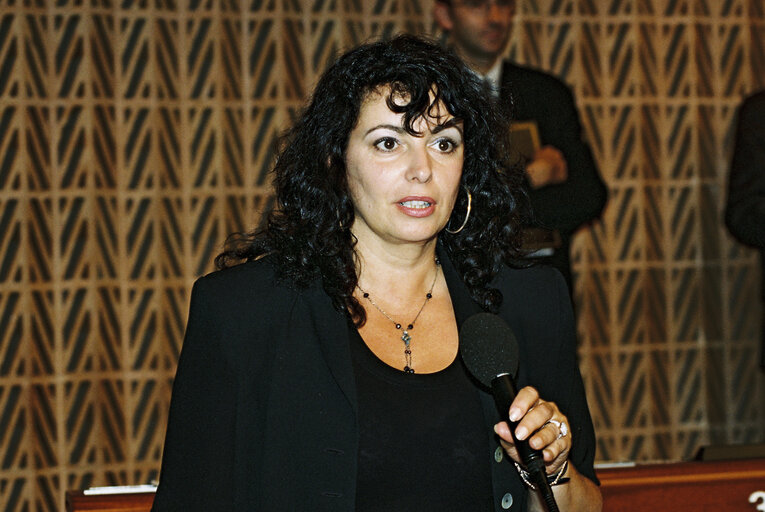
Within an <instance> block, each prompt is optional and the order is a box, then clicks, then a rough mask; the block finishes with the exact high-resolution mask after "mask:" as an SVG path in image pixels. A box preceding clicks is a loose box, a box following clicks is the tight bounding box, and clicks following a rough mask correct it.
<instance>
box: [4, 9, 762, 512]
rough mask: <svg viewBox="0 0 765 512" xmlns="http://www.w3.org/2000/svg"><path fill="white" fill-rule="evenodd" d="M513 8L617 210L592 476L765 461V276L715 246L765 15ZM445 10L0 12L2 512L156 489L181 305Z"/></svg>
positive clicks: (588, 292)
mask: <svg viewBox="0 0 765 512" xmlns="http://www.w3.org/2000/svg"><path fill="white" fill-rule="evenodd" d="M518 4H519V5H518V16H517V22H516V26H515V29H514V32H513V37H512V41H511V45H510V47H509V48H508V54H509V55H511V56H513V57H514V58H516V59H517V60H519V61H521V62H524V63H527V64H530V65H534V66H537V67H540V68H543V69H546V70H549V71H552V72H553V73H555V74H557V75H559V76H560V77H561V78H563V79H564V80H565V81H566V82H567V83H569V84H570V85H571V86H572V87H573V89H574V92H575V95H576V98H577V101H578V104H579V108H580V112H581V115H582V120H583V123H584V125H585V132H586V136H587V138H588V140H589V141H590V143H591V145H592V147H593V150H594V153H595V155H596V159H597V161H598V163H599V165H600V168H601V171H602V173H603V176H604V178H605V180H606V182H607V183H608V186H609V188H610V192H611V195H610V199H609V205H608V207H607V210H606V212H605V214H604V216H603V219H602V220H601V221H600V222H598V223H596V224H594V225H593V226H591V227H590V228H588V229H585V230H583V231H582V232H580V233H579V234H578V235H577V237H576V239H575V241H574V246H573V261H574V271H575V275H576V280H575V290H574V295H575V300H576V305H577V313H578V321H579V332H580V338H581V346H580V361H581V365H582V369H583V372H584V375H585V379H586V385H587V391H588V396H589V400H590V405H591V408H592V412H593V417H594V420H595V423H596V427H597V431H598V435H599V455H598V457H599V459H600V460H628V459H639V460H650V459H682V458H687V457H689V456H690V455H692V454H693V452H694V451H695V450H696V449H697V448H698V446H700V445H702V444H706V443H730V442H762V441H765V439H764V437H765V434H764V433H763V429H762V424H763V423H764V422H765V384H764V383H763V373H762V371H760V370H759V369H758V367H757V365H756V357H755V355H756V353H757V352H756V351H757V343H758V337H759V334H760V329H761V324H760V322H761V315H762V310H761V304H760V301H759V295H758V294H759V280H758V272H759V270H758V266H757V255H756V253H755V252H753V251H751V250H749V249H746V248H744V247H742V246H740V245H738V244H736V243H735V242H733V240H732V239H731V238H730V237H729V236H728V234H727V233H726V231H725V229H724V227H723V226H722V224H721V212H722V209H723V204H724V199H725V184H726V174H727V165H728V161H729V158H730V148H731V143H732V134H733V127H734V123H735V116H736V106H737V105H738V103H739V102H740V100H741V98H742V96H743V95H745V94H746V93H748V92H750V91H753V90H755V89H757V88H761V87H765V4H764V3H763V0H728V1H725V2H718V1H713V0H680V1H673V2H665V1H659V0H622V1H605V0H565V1H559V0H518ZM431 7H432V0H379V1H375V2H366V1H361V0H342V1H341V0H330V1H326V0H204V1H200V0H185V1H182V2H169V1H164V0H155V1H151V2H150V1H147V0H130V1H126V2H120V3H115V2H111V1H108V0H98V1H96V0H93V1H90V2H83V1H81V0H71V1H67V0H61V1H55V2H54V1H52V0H34V1H31V0H0V509H3V510H9V511H15V510H28V509H35V510H56V509H59V508H61V505H62V501H63V493H64V491H65V490H66V489H68V488H79V487H86V486H89V485H103V484H117V483H142V482H148V481H151V480H152V479H155V478H156V477H157V472H158V468H159V461H160V458H161V450H162V443H163V436H164V428H165V423H166V416H167V408H168V404H169V398H170V391H171V385H172V378H173V373H174V370H175V365H176V362H177V359H178V355H179V352H180V349H181V343H182V336H183V329H184V326H185V321H186V314H187V309H188V300H189V292H190V287H191V284H192V282H193V280H194V279H195V278H196V277H197V276H199V275H201V274H203V273H205V272H207V271H209V270H210V269H211V268H212V264H211V262H212V258H213V256H214V255H215V254H216V253H217V252H218V251H219V249H220V247H221V244H222V242H223V240H224V238H225V236H226V235H227V234H228V233H230V232H232V231H236V230H241V229H249V228H251V227H254V226H257V225H259V224H261V223H262V222H263V215H262V213H263V212H265V211H268V210H269V209H270V208H271V207H272V205H273V198H272V195H271V191H270V188H269V176H268V174H267V171H268V169H269V167H270V165H271V163H272V155H273V153H272V148H273V143H274V141H275V140H276V138H277V137H278V134H279V133H280V132H281V130H283V129H284V128H285V127H286V126H287V124H288V123H289V121H290V119H293V118H294V116H295V115H296V113H297V112H298V110H299V109H300V107H301V105H302V103H303V101H304V99H305V97H306V96H307V95H308V94H309V93H310V91H311V88H312V87H313V85H314V84H315V82H316V79H317V78H318V76H319V75H320V73H321V72H322V70H323V69H325V68H326V66H327V65H328V63H329V62H331V61H332V59H333V58H334V56H336V55H337V54H338V53H339V52H341V51H342V50H343V49H345V48H348V47H350V46H353V45H356V44H358V43H360V42H364V41H367V40H369V39H372V38H375V37H379V36H389V35H392V34H395V33H397V32H400V31H409V32H415V33H426V32H431V33H432V32H433V27H434V24H433V20H432V18H431ZM434 35H436V36H438V37H441V36H442V34H434Z"/></svg>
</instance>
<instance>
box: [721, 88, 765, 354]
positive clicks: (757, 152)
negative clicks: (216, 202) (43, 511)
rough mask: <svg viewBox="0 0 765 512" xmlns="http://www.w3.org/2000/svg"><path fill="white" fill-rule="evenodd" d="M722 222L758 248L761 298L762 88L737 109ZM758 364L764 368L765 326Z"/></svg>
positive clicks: (764, 227)
mask: <svg viewBox="0 0 765 512" xmlns="http://www.w3.org/2000/svg"><path fill="white" fill-rule="evenodd" d="M725 224H726V225H727V226H728V230H729V231H730V232H731V234H733V236H735V237H736V239H738V240H739V241H740V242H741V243H744V244H746V245H750V246H752V247H757V248H758V249H760V265H761V268H762V285H761V287H760V293H761V296H762V298H763V300H765V90H763V91H760V92H757V93H755V94H753V95H751V96H749V97H748V98H746V99H745V100H744V102H743V103H742V104H741V108H740V109H739V113H738V125H737V126H736V142H735V146H734V148H733V159H732V161H731V166H730V176H729V182H728V201H727V203H726V205H725ZM760 366H761V367H762V368H763V369H765V328H763V333H762V348H761V349H760Z"/></svg>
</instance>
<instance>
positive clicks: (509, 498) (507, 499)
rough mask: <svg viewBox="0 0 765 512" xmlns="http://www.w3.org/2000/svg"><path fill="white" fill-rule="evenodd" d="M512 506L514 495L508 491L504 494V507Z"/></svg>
mask: <svg viewBox="0 0 765 512" xmlns="http://www.w3.org/2000/svg"><path fill="white" fill-rule="evenodd" d="M512 506H513V495H512V494H510V493H507V494H505V495H504V496H502V508H504V509H505V510H507V509H509V508H510V507H512Z"/></svg>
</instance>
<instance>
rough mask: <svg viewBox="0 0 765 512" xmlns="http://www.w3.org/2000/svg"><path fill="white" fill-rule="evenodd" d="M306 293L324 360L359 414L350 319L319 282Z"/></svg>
mask: <svg viewBox="0 0 765 512" xmlns="http://www.w3.org/2000/svg"><path fill="white" fill-rule="evenodd" d="M305 294H306V295H305V296H306V301H307V303H308V305H309V307H310V311H311V321H312V322H313V325H314V328H315V329H316V334H317V337H318V339H319V344H320V346H321V351H322V353H323V355H324V360H325V362H326V363H327V366H328V367H329V370H330V372H331V373H332V376H333V377H334V378H335V381H336V382H337V385H338V386H339V387H340V390H341V391H342V392H343V394H344V395H345V397H346V398H347V399H348V402H349V403H350V405H351V408H352V409H353V413H354V414H357V413H358V410H357V404H356V381H355V377H354V375H353V362H352V361H351V351H350V346H349V343H350V339H349V337H348V319H347V317H346V316H345V315H344V314H342V313H340V312H339V311H337V310H336V309H335V308H334V307H333V306H332V300H331V299H330V298H329V296H327V294H326V293H325V292H324V289H323V288H322V287H321V285H320V284H317V285H314V286H312V287H311V288H309V289H307V290H306V292H305Z"/></svg>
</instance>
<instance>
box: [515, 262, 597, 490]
mask: <svg viewBox="0 0 765 512" xmlns="http://www.w3.org/2000/svg"><path fill="white" fill-rule="evenodd" d="M505 276H506V277H505V278H504V282H503V283H501V286H500V290H501V291H502V294H503V296H504V297H505V300H504V301H503V304H502V316H503V317H504V318H505V319H506V320H507V321H508V323H509V324H510V326H511V327H512V329H513V331H514V332H515V335H516V338H517V339H518V342H519V347H520V355H521V364H520V368H519V375H518V385H519V387H523V386H528V385H530V386H534V387H535V388H536V389H537V390H538V391H539V394H540V396H541V397H542V399H543V400H547V401H551V402H555V404H556V405H557V406H558V408H559V409H560V411H561V412H562V413H563V414H565V415H566V417H567V418H568V420H569V427H570V429H571V436H572V437H571V439H572V448H571V453H570V454H569V460H570V461H571V463H572V464H573V465H574V466H575V467H576V468H577V470H579V472H580V473H582V474H583V475H585V476H586V477H588V478H590V479H591V480H592V481H593V482H595V483H598V479H597V476H596V475H595V470H594V462H595V450H596V441H595V429H594V427H593V423H592V418H591V416H590V410H589V407H588V405H587V397H586V393H585V388H584V384H583V381H582V376H581V373H580V371H579V364H578V361H577V357H576V328H575V322H574V314H573V310H572V307H571V300H570V296H569V294H568V288H567V287H566V283H565V281H564V279H563V277H562V276H561V274H560V272H558V271H557V270H556V269H553V268H549V267H541V266H540V267H535V268H529V269H525V270H514V271H510V272H507V273H506V274H505Z"/></svg>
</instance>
